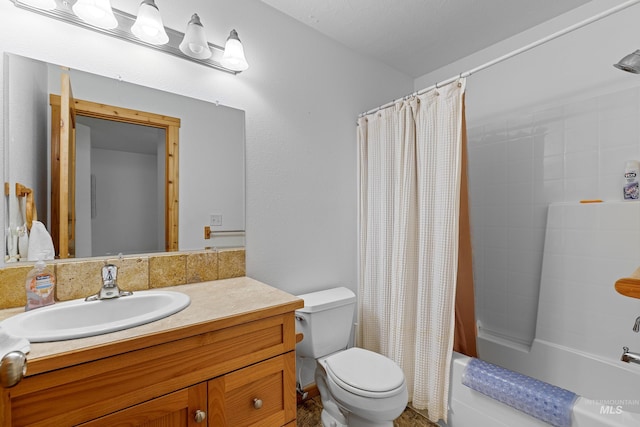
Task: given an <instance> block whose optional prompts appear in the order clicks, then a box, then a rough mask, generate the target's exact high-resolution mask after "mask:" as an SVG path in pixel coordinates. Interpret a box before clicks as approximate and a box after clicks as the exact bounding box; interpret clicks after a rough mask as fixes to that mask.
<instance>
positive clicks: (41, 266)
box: [24, 258, 56, 311]
mask: <svg viewBox="0 0 640 427" xmlns="http://www.w3.org/2000/svg"><path fill="white" fill-rule="evenodd" d="M55 286H56V276H55V275H54V274H53V272H52V271H51V270H49V269H48V268H47V265H46V264H45V262H44V261H43V260H42V258H40V259H39V260H38V261H37V262H36V264H35V266H34V267H33V269H32V270H31V271H29V273H28V274H27V281H26V284H25V290H26V291H27V305H26V306H25V308H24V310H25V311H29V310H32V309H34V308H38V307H44V306H47V305H51V304H53V303H55V300H54V290H55Z"/></svg>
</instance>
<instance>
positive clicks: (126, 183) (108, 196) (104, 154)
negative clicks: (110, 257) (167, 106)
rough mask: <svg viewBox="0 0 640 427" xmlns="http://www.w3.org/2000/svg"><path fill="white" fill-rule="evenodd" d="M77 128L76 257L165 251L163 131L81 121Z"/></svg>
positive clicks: (96, 120)
mask: <svg viewBox="0 0 640 427" xmlns="http://www.w3.org/2000/svg"><path fill="white" fill-rule="evenodd" d="M76 122H77V123H76V162H75V168H76V218H75V235H76V239H75V256H76V257H90V256H92V255H93V254H108V253H118V252H125V253H131V254H133V253H149V252H158V251H164V250H165V234H164V227H163V226H162V225H163V224H164V221H165V201H164V195H165V194H164V193H165V191H164V190H165V187H164V185H159V184H160V183H164V172H165V171H164V159H165V154H164V153H165V138H166V135H165V134H166V132H165V130H164V129H161V128H156V127H151V126H142V125H138V124H132V123H122V122H117V121H113V120H106V119H101V118H94V117H87V116H82V115H78V116H77V117H76ZM119 188H126V189H127V191H117V189H119ZM149 206H155V207H156V208H155V209H147V207H149ZM127 236H128V237H129V238H126V237H127Z"/></svg>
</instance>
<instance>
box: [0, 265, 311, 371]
mask: <svg viewBox="0 0 640 427" xmlns="http://www.w3.org/2000/svg"><path fill="white" fill-rule="evenodd" d="M155 290H167V291H177V292H182V293H185V294H187V295H189V296H190V297H191V303H190V305H189V306H188V307H187V308H185V309H184V310H182V311H180V312H178V313H176V314H174V315H172V316H169V317H166V318H164V319H160V320H157V321H155V322H151V323H147V324H145V325H142V326H137V327H135V328H130V329H125V330H122V331H118V332H112V333H109V334H103V335H97V336H94V337H88V338H80V339H74V340H66V341H57V342H49V343H32V344H31V351H30V352H29V353H28V354H27V364H28V368H27V376H30V375H35V374H38V373H42V372H46V371H50V370H54V369H60V368H64V367H67V366H72V365H75V364H79V363H86V362H89V361H92V360H96V359H100V358H103V357H109V356H113V355H116V354H122V353H125V352H129V351H133V350H137V349H140V348H144V347H149V346H152V345H157V344H161V343H164V342H168V341H172V340H176V339H181V338H186V337H189V336H193V335H198V334H201V333H205V332H210V331H214V330H218V329H222V328H227V327H230V326H235V325H239V324H242V323H246V322H250V321H252V320H257V319H261V318H264V317H269V316H275V315H279V314H283V313H287V312H291V311H293V310H296V309H298V308H302V307H303V306H304V302H303V301H302V300H301V299H299V298H297V297H296V296H293V295H291V294H288V293H286V292H284V291H281V290H279V289H276V288H274V287H272V286H269V285H267V284H265V283H262V282H259V281H257V280H255V279H251V278H249V277H238V278H233V279H224V280H215V281H211V282H202V283H196V284H191V285H180V286H171V287H166V288H160V289H155ZM139 292H144V291H139ZM125 298H126V297H125ZM23 311H24V309H23V308H11V309H5V310H0V320H4V319H6V318H7V317H10V316H13V315H15V314H18V313H21V312H23Z"/></svg>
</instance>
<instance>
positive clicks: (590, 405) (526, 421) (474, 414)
mask: <svg viewBox="0 0 640 427" xmlns="http://www.w3.org/2000/svg"><path fill="white" fill-rule="evenodd" d="M469 360H470V359H469V357H467V356H465V355H462V354H459V353H454V355H453V359H452V365H451V383H450V389H449V392H450V394H449V413H448V420H447V421H448V422H447V423H444V422H443V421H440V423H439V425H440V426H442V427H544V426H547V427H548V426H549V424H546V423H544V422H542V421H540V420H538V419H536V418H533V417H532V416H530V415H528V414H525V413H522V412H519V411H517V410H515V409H513V408H511V407H510V406H508V405H505V404H503V403H501V402H498V401H496V400H493V399H491V398H489V397H487V396H485V395H484V394H482V393H478V392H477V391H475V390H472V389H470V388H468V387H466V386H464V385H462V373H463V371H464V368H465V366H466V365H467V363H468V362H469ZM586 372H590V371H584V373H583V375H582V377H584V376H585V373H586ZM636 384H637V383H636ZM555 385H558V386H561V385H559V384H555ZM592 385H593V386H594V387H596V389H599V388H600V386H599V385H598V384H597V383H594V384H592ZM638 390H640V387H638V386H637V385H636V392H635V393H634V394H633V395H630V396H636V399H633V398H631V399H629V398H625V399H616V398H607V399H595V400H594V399H589V398H588V397H584V396H580V397H578V399H577V400H576V403H575V405H574V407H573V415H572V427H635V426H640V413H638V412H632V411H633V410H640V392H638ZM597 393H598V394H600V393H599V392H597Z"/></svg>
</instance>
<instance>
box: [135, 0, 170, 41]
mask: <svg viewBox="0 0 640 427" xmlns="http://www.w3.org/2000/svg"><path fill="white" fill-rule="evenodd" d="M131 32H132V33H133V35H135V36H136V37H137V38H139V39H140V40H142V41H144V42H147V43H149V44H154V45H161V44H166V43H167V42H168V41H169V36H168V35H167V32H166V31H165V30H164V25H163V24H162V16H161V15H160V11H159V10H158V6H156V3H155V2H154V1H153V0H143V1H142V3H140V9H138V17H137V18H136V22H135V23H134V24H133V26H132V27H131Z"/></svg>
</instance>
